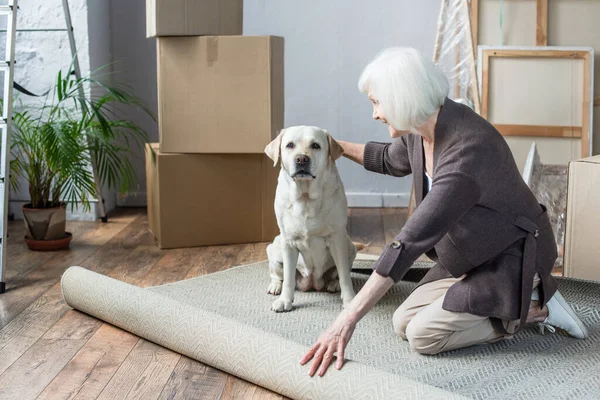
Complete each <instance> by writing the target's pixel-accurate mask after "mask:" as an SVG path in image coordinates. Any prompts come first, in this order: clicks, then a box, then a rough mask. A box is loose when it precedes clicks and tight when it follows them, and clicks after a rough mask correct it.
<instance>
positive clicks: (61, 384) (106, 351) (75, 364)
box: [38, 318, 140, 400]
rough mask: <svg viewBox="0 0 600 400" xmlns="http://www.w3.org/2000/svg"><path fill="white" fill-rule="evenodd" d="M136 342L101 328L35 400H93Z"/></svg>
mask: <svg viewBox="0 0 600 400" xmlns="http://www.w3.org/2000/svg"><path fill="white" fill-rule="evenodd" d="M90 319H91V318H90ZM139 341H140V338H138V337H137V336H135V335H132V334H130V333H128V332H125V331H123V330H121V329H119V328H116V327H113V326H111V325H108V324H103V325H102V326H101V327H100V328H99V329H98V330H97V331H96V333H94V335H93V336H92V337H91V338H90V340H88V341H87V342H86V343H85V345H84V346H83V347H82V348H81V350H80V351H79V352H78V353H77V354H76V355H75V356H74V357H73V358H72V359H71V360H70V361H69V363H68V364H67V365H66V366H65V367H64V368H63V369H62V370H61V371H60V373H59V374H58V375H57V376H56V378H55V379H54V380H53V381H52V382H51V383H50V384H49V385H48V386H47V387H46V388H45V390H44V391H43V392H42V393H41V395H40V396H39V397H38V399H40V400H58V399H95V398H97V397H98V396H99V395H100V393H101V392H102V390H104V388H105V387H106V384H107V383H108V381H109V380H110V379H111V378H112V377H113V375H114V374H115V372H116V371H117V369H118V368H119V366H120V365H121V364H122V363H123V361H124V360H125V358H126V357H127V356H128V355H129V353H130V352H131V350H132V349H133V347H134V346H135V345H136V343H138V342H139Z"/></svg>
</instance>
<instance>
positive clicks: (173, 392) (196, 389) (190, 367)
mask: <svg viewBox="0 0 600 400" xmlns="http://www.w3.org/2000/svg"><path fill="white" fill-rule="evenodd" d="M226 381H227V374H225V373H223V372H221V371H219V370H217V369H214V368H211V367H209V366H206V365H204V364H201V363H199V362H197V361H195V360H192V359H190V358H188V357H181V359H180V360H179V362H178V363H177V366H176V367H175V370H174V371H173V373H172V374H171V377H170V378H169V381H168V382H167V384H166V385H165V387H164V388H163V391H162V393H161V394H160V396H159V397H158V398H159V399H168V400H187V399H198V400H212V399H219V398H220V397H221V394H222V393H223V390H224V389H225V382H226Z"/></svg>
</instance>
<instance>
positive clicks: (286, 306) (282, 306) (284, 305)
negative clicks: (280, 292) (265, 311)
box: [271, 297, 292, 312]
mask: <svg viewBox="0 0 600 400" xmlns="http://www.w3.org/2000/svg"><path fill="white" fill-rule="evenodd" d="M291 309H292V300H288V299H282V298H281V297H280V298H278V299H277V300H275V301H274V302H273V304H271V310H273V311H275V312H283V311H290V310H291Z"/></svg>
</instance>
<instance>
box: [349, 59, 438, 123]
mask: <svg viewBox="0 0 600 400" xmlns="http://www.w3.org/2000/svg"><path fill="white" fill-rule="evenodd" d="M358 89H359V90H360V91H361V92H364V93H369V92H370V93H371V95H372V96H373V97H374V98H375V99H376V100H377V101H378V102H379V107H380V108H381V110H382V111H383V112H384V113H385V116H386V119H387V121H388V123H390V124H391V125H392V127H394V128H395V129H397V130H408V131H414V130H415V128H417V127H419V126H421V125H423V124H424V123H425V122H426V121H427V119H428V118H429V117H430V116H431V115H432V114H433V113H434V112H435V111H436V110H437V109H438V108H439V107H441V106H442V105H443V104H444V100H445V99H446V97H447V96H448V91H449V89H450V86H449V84H448V79H446V77H445V75H444V73H443V72H442V70H441V69H440V68H439V67H438V66H437V65H435V64H434V63H433V62H432V61H431V60H429V59H428V58H426V57H425V56H424V55H423V54H422V53H421V52H419V51H418V50H416V49H413V48H409V47H392V48H388V49H385V50H384V51H382V52H381V53H379V54H378V55H377V57H376V58H375V59H374V60H373V61H371V63H370V64H369V65H367V66H366V67H365V69H364V71H363V73H362V75H361V77H360V80H359V81H358Z"/></svg>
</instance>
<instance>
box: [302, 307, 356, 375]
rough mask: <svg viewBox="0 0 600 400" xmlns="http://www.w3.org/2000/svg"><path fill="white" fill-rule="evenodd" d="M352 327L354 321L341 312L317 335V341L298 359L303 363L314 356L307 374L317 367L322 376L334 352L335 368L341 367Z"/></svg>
mask: <svg viewBox="0 0 600 400" xmlns="http://www.w3.org/2000/svg"><path fill="white" fill-rule="evenodd" d="M354 328H356V322H354V321H353V320H352V319H351V318H349V316H348V315H347V314H346V313H345V312H342V313H341V314H340V316H339V317H338V318H337V319H336V320H335V321H334V323H333V324H332V325H331V326H330V327H329V328H328V329H327V330H326V331H325V332H323V333H322V334H321V336H319V339H318V340H317V343H315V344H314V345H313V346H312V347H311V348H310V349H309V350H308V352H307V353H306V354H305V355H304V357H302V359H301V360H300V364H302V365H304V364H306V363H307V362H308V361H310V360H311V359H313V358H314V361H313V363H312V366H311V367H310V370H309V371H308V375H310V376H313V375H314V374H315V372H316V371H317V369H319V372H318V374H319V376H323V374H325V371H327V368H329V364H331V360H333V355H334V354H335V353H337V362H336V364H335V367H336V368H337V369H340V368H342V365H343V364H344V351H345V349H346V346H347V345H348V342H349V341H350V338H351V337H352V334H353V333H354ZM319 366H320V368H319Z"/></svg>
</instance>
